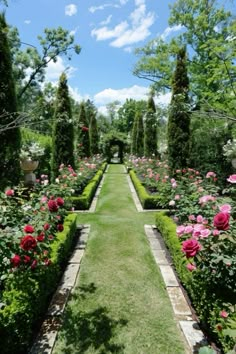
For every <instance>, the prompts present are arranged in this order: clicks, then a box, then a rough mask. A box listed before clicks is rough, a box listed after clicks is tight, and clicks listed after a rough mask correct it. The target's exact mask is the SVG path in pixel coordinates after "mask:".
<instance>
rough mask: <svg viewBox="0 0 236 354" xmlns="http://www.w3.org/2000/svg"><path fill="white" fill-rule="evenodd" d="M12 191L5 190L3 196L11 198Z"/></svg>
mask: <svg viewBox="0 0 236 354" xmlns="http://www.w3.org/2000/svg"><path fill="white" fill-rule="evenodd" d="M14 193H15V192H14V190H13V189H7V190H6V191H5V195H6V196H7V197H12V196H13V195H14Z"/></svg>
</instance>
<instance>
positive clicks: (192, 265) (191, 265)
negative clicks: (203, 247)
mask: <svg viewBox="0 0 236 354" xmlns="http://www.w3.org/2000/svg"><path fill="white" fill-rule="evenodd" d="M186 267H187V269H188V270H189V271H190V272H192V271H193V270H195V269H196V266H195V264H192V263H188V264H187V265H186Z"/></svg>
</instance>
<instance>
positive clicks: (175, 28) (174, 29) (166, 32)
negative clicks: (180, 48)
mask: <svg viewBox="0 0 236 354" xmlns="http://www.w3.org/2000/svg"><path fill="white" fill-rule="evenodd" d="M183 28H184V26H181V25H176V26H173V27H167V28H166V29H165V30H164V32H163V33H162V34H161V38H162V39H163V40H165V39H166V38H167V37H168V36H169V35H171V34H172V33H173V32H178V31H181V30H182V29H183Z"/></svg>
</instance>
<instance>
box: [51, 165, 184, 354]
mask: <svg viewBox="0 0 236 354" xmlns="http://www.w3.org/2000/svg"><path fill="white" fill-rule="evenodd" d="M154 216H155V212H148V213H147V212H144V213H138V212H137V211H136V208H135V205H134V203H133V199H132V196H131V192H130V190H129V187H128V183H127V179H126V174H125V173H124V167H123V166H122V165H110V166H109V169H108V173H107V174H106V177H105V181H104V184H103V187H102V189H101V193H100V195H99V199H98V204H97V209H96V212H95V213H93V214H89V213H88V214H79V215H78V223H79V224H90V225H91V231H90V236H89V240H88V243H87V247H86V251H85V254H84V257H83V260H82V265H81V269H80V277H79V284H77V287H76V289H75V291H74V293H73V295H72V296H71V299H70V301H69V303H68V305H67V308H66V312H65V319H64V323H63V326H62V328H61V330H60V332H59V336H58V340H57V342H56V346H55V349H54V352H53V353H54V354H62V353H63V354H79V353H91V354H92V353H99V354H108V353H120V354H121V353H122V354H178V353H179V354H184V353H185V345H184V342H183V339H182V336H181V332H180V330H179V328H178V327H177V324H176V322H175V320H174V316H173V312H172V308H171V305H170V302H169V298H168V295H167V292H166V290H165V286H164V283H163V280H162V278H161V275H160V272H159V270H158V268H157V266H156V263H155V261H154V258H153V256H152V254H151V250H150V246H149V243H148V240H147V238H146V236H145V233H144V224H154Z"/></svg>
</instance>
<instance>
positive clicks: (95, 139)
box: [89, 112, 99, 155]
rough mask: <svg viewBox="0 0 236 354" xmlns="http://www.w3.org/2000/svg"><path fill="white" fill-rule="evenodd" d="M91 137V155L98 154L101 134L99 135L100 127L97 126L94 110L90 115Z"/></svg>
mask: <svg viewBox="0 0 236 354" xmlns="http://www.w3.org/2000/svg"><path fill="white" fill-rule="evenodd" d="M89 139H90V155H96V154H98V152H99V148H98V143H99V136H98V128H97V119H96V115H95V113H94V112H91V115H90V124H89Z"/></svg>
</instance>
